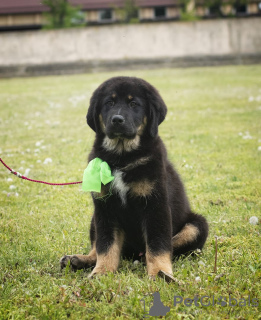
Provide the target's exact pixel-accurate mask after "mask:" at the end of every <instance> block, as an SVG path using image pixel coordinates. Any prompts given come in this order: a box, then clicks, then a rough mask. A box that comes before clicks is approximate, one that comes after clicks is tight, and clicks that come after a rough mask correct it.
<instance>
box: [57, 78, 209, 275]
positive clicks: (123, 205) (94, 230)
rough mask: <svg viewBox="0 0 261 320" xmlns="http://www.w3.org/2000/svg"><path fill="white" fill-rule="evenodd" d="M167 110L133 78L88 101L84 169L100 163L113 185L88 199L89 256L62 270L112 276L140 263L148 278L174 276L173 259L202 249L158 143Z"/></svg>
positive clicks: (107, 85)
mask: <svg viewBox="0 0 261 320" xmlns="http://www.w3.org/2000/svg"><path fill="white" fill-rule="evenodd" d="M166 113H167V107H166V105H165V103H164V101H163V100H162V98H161V96H160V95H159V93H158V91H157V90H156V89H155V88H154V87H153V86H152V85H150V84H149V83H148V82H146V81H144V80H142V79H139V78H134V77H115V78H111V79H109V80H107V81H105V82H104V83H102V84H101V85H100V86H99V87H98V88H97V89H96V90H95V92H94V93H93V96H92V98H91V100H90V107H89V109H88V113H87V123H88V125H89V126H90V127H91V129H92V130H93V131H94V132H95V133H96V137H95V141H94V145H93V148H92V151H91V153H90V155H89V161H91V160H93V159H95V158H97V157H98V158H100V159H102V161H105V162H107V164H108V165H109V167H110V168H111V171H112V175H113V176H114V179H113V181H112V182H110V183H108V184H106V185H102V187H101V192H99V193H97V192H92V198H93V203H94V214H93V217H92V220H91V226H90V239H91V245H92V249H91V251H90V253H89V254H88V255H70V256H69V255H66V256H64V257H62V259H61V260H60V264H61V267H62V268H64V267H65V266H66V265H67V264H68V262H69V261H70V266H71V267H72V269H74V270H77V269H82V268H90V267H94V269H93V270H92V272H91V275H90V276H91V277H92V276H93V275H96V274H104V273H106V272H114V271H116V270H117V268H118V265H119V261H120V257H121V256H123V257H124V258H131V259H139V258H140V257H145V259H146V264H147V272H148V275H149V276H150V277H151V278H154V277H155V276H156V275H157V274H158V273H161V272H163V273H165V274H169V275H172V258H173V257H178V256H180V255H183V254H187V253H190V252H192V251H194V250H196V249H202V248H203V246H204V243H205V241H206V239H207V236H208V224H207V221H206V219H205V218H204V217H203V216H201V215H198V214H195V213H193V212H192V211H191V209H190V205H189V202H188V199H187V197H186V194H185V191H184V187H183V184H182V182H181V179H180V177H179V175H178V173H177V172H176V171H175V169H174V168H173V166H172V165H171V163H170V162H169V160H168V158H167V152H166V148H165V146H164V144H163V142H162V140H161V138H160V137H159V135H158V126H159V125H160V124H161V122H162V121H163V120H164V118H165V116H166Z"/></svg>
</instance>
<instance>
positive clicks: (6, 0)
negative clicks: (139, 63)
mask: <svg viewBox="0 0 261 320" xmlns="http://www.w3.org/2000/svg"><path fill="white" fill-rule="evenodd" d="M69 2H70V3H71V4H72V5H76V6H80V8H82V9H83V10H98V9H105V8H113V7H123V5H124V0H69ZM174 4H175V0H136V5H137V6H138V7H154V6H173V5H174ZM48 10H49V9H48V7H47V6H44V5H43V4H42V1H41V0H1V1H0V14H12V13H36V12H44V11H48Z"/></svg>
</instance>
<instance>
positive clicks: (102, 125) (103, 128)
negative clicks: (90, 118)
mask: <svg viewBox="0 0 261 320" xmlns="http://www.w3.org/2000/svg"><path fill="white" fill-rule="evenodd" d="M99 121H100V126H101V130H102V132H105V124H104V122H103V119H102V115H101V114H100V115H99Z"/></svg>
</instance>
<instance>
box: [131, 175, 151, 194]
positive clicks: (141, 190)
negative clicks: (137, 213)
mask: <svg viewBox="0 0 261 320" xmlns="http://www.w3.org/2000/svg"><path fill="white" fill-rule="evenodd" d="M154 185H155V182H154V181H149V180H147V179H145V180H143V181H138V182H131V183H130V184H129V187H130V193H131V195H132V196H139V197H148V196H150V195H151V194H152V191H153V188H154Z"/></svg>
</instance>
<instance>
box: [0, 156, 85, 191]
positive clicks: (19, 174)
mask: <svg viewBox="0 0 261 320" xmlns="http://www.w3.org/2000/svg"><path fill="white" fill-rule="evenodd" d="M0 161H1V162H2V164H3V165H4V166H5V167H6V168H7V169H8V170H9V171H10V172H11V173H12V174H14V175H15V176H17V177H18V178H21V179H24V180H27V181H31V182H37V183H43V184H48V185H51V186H67V185H69V184H79V183H82V181H78V182H66V183H51V182H45V181H40V180H33V179H29V178H27V177H25V176H23V175H21V173H19V172H16V171H14V170H12V169H11V168H9V167H8V165H7V164H5V163H4V161H3V160H2V159H1V158H0Z"/></svg>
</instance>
